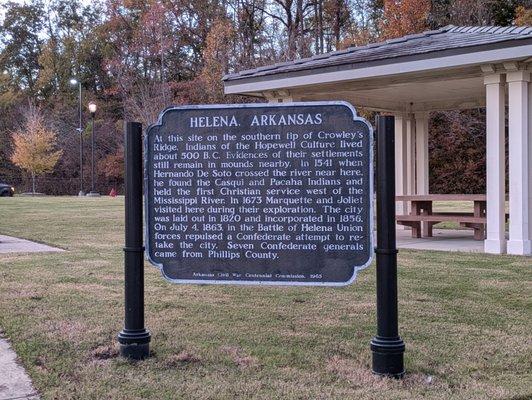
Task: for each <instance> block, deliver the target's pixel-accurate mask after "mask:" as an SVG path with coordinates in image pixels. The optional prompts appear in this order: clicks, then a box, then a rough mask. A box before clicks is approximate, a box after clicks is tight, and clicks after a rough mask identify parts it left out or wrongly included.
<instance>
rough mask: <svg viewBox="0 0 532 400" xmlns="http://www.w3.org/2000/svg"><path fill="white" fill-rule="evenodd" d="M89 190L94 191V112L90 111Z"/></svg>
mask: <svg viewBox="0 0 532 400" xmlns="http://www.w3.org/2000/svg"><path fill="white" fill-rule="evenodd" d="M91 125H92V132H91V192H92V193H94V113H91Z"/></svg>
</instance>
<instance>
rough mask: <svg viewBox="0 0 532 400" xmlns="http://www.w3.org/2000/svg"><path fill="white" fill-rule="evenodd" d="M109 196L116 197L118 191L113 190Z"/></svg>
mask: <svg viewBox="0 0 532 400" xmlns="http://www.w3.org/2000/svg"><path fill="white" fill-rule="evenodd" d="M109 196H111V197H116V190H115V188H112V189H111V191H110V192H109Z"/></svg>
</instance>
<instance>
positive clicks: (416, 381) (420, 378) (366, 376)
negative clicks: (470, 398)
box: [326, 356, 441, 390]
mask: <svg viewBox="0 0 532 400" xmlns="http://www.w3.org/2000/svg"><path fill="white" fill-rule="evenodd" d="M326 369H327V371H328V372H331V373H333V374H335V375H337V376H338V377H339V378H341V379H345V380H346V381H348V382H349V383H350V384H351V385H353V386H354V387H356V388H363V387H371V388H372V389H382V390H390V389H401V388H403V389H414V388H421V387H425V388H427V387H436V386H438V387H439V388H440V389H441V385H438V384H437V383H438V382H436V380H435V378H434V377H433V376H430V375H425V374H420V373H407V374H406V375H405V377H404V378H403V379H393V378H386V377H383V376H379V375H375V374H373V373H372V372H371V368H370V367H369V366H367V365H363V364H362V363H359V362H357V361H356V360H350V359H345V358H341V357H339V356H334V357H332V358H330V359H329V360H328V362H327V365H326Z"/></svg>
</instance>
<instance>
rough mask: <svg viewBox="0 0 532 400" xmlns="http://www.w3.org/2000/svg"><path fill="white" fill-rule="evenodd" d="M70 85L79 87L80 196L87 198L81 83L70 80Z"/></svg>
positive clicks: (73, 79)
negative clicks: (84, 173) (84, 176)
mask: <svg viewBox="0 0 532 400" xmlns="http://www.w3.org/2000/svg"><path fill="white" fill-rule="evenodd" d="M70 84H71V85H72V86H74V85H78V87H79V127H78V129H77V131H78V133H79V193H78V196H85V191H84V190H83V135H82V131H83V129H82V128H81V122H82V121H81V118H82V115H81V82H80V81H78V80H77V79H75V78H72V79H70Z"/></svg>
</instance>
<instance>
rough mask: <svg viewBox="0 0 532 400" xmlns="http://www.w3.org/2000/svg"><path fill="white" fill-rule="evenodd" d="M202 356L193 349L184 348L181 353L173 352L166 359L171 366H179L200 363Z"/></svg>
mask: <svg viewBox="0 0 532 400" xmlns="http://www.w3.org/2000/svg"><path fill="white" fill-rule="evenodd" d="M200 361H201V358H200V357H199V356H197V355H196V354H194V353H192V352H191V351H187V350H183V351H182V352H180V353H179V354H172V355H170V356H169V357H168V358H167V359H166V364H167V365H168V366H169V367H178V366H181V365H185V364H192V363H198V362H200Z"/></svg>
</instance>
